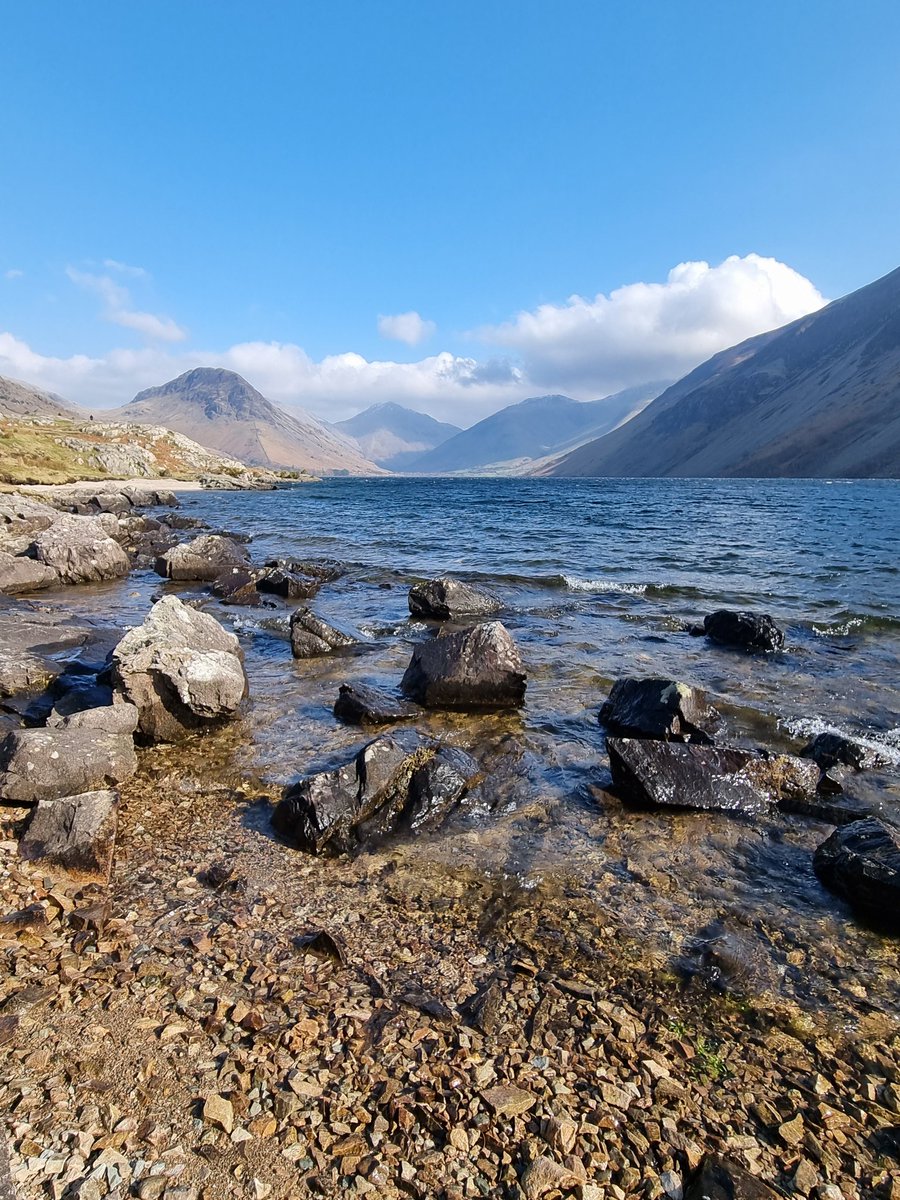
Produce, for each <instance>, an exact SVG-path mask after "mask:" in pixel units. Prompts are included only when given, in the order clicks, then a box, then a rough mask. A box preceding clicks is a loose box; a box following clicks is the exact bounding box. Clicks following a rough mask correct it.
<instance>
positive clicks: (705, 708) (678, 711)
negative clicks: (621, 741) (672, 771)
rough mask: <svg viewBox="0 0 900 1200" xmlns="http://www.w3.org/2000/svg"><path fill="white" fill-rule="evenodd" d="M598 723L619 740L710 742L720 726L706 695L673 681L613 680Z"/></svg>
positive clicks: (717, 715)
mask: <svg viewBox="0 0 900 1200" xmlns="http://www.w3.org/2000/svg"><path fill="white" fill-rule="evenodd" d="M600 723H601V725H605V726H606V728H607V729H608V730H609V731H610V733H613V734H617V735H620V736H622V737H637V738H641V737H644V738H661V739H662V740H663V741H667V742H668V741H673V742H699V743H703V744H708V743H710V742H712V740H713V735H714V734H715V731H716V729H717V728H718V727H719V725H720V724H721V717H720V716H719V713H718V711H717V710H716V709H715V708H714V707H713V705H712V704H711V703H710V702H709V700H708V699H707V696H706V693H705V692H703V691H701V690H700V689H699V688H692V687H690V686H689V685H688V684H686V683H678V682H677V681H676V680H673V679H631V678H628V679H617V680H616V682H615V683H614V684H613V686H612V690H611V691H610V693H609V698H608V699H607V700H606V702H605V703H604V705H603V707H602V708H601V709H600Z"/></svg>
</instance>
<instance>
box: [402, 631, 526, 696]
mask: <svg viewBox="0 0 900 1200" xmlns="http://www.w3.org/2000/svg"><path fill="white" fill-rule="evenodd" d="M526 679H527V677H526V674H525V668H524V667H523V665H522V659H521V657H520V656H519V650H518V647H517V646H516V644H515V642H514V641H513V639H512V638H511V637H510V635H509V633H508V631H507V630H506V628H505V627H504V626H503V625H502V624H501V623H500V622H499V621H491V622H489V623H488V624H486V625H475V626H473V627H472V628H471V629H463V630H460V631H458V632H456V633H447V634H441V635H440V636H439V637H436V638H433V639H432V640H430V641H427V642H421V643H420V644H419V645H418V646H416V648H415V650H414V651H413V656H412V659H411V660H410V664H409V666H408V667H407V668H406V673H405V674H404V676H403V680H402V682H401V685H400V686H401V688H402V690H403V691H404V693H405V694H406V695H407V696H409V697H410V699H412V700H415V701H416V702H417V703H418V704H423V705H425V707H427V708H451V709H482V708H488V709H489V708H518V707H520V706H521V704H522V703H523V702H524V700H525V688H526Z"/></svg>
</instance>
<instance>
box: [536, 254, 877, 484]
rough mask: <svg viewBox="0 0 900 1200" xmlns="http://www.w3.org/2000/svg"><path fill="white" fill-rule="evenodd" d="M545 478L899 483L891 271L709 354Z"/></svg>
mask: <svg viewBox="0 0 900 1200" xmlns="http://www.w3.org/2000/svg"><path fill="white" fill-rule="evenodd" d="M543 473H546V474H552V475H563V476H591V475H604V476H616V477H624V476H745V477H766V476H802V477H811V478H824V477H841V476H844V477H851V478H852V477H872V478H880V477H890V478H897V477H900V270H896V271H893V272H891V274H890V275H885V276H884V278H883V279H879V280H877V281H876V282H875V283H871V284H869V285H868V286H867V287H864V288H860V290H859V291H857V292H852V293H851V294H850V295H849V296H845V297H844V298H843V299H842V300H836V301H834V302H833V303H832V304H829V305H828V306H827V307H826V308H823V309H820V310H819V312H816V313H813V314H812V315H811V316H808V317H803V318H801V319H800V320H799V321H794V322H793V323H792V324H790V325H786V326H785V327H784V328H783V329H777V330H775V331H773V332H772V333H765V334H762V335H760V336H759V337H755V338H750V339H749V341H746V342H743V343H741V345H739V346H734V347H732V348H731V349H730V350H725V351H723V352H722V353H721V354H717V355H716V356H715V357H714V358H711V359H710V360H709V361H708V362H705V363H704V364H703V365H702V366H700V367H698V368H697V369H696V371H693V372H691V374H690V375H687V376H686V377H685V378H684V379H682V380H680V381H679V382H678V383H676V384H673V386H672V387H670V388H669V389H668V390H667V391H665V392H663V394H662V395H661V396H660V397H659V398H658V399H657V400H655V401H654V402H653V403H652V404H650V405H648V406H647V408H645V409H644V411H643V412H642V413H641V414H640V415H639V416H637V417H635V418H634V419H633V420H632V421H629V422H628V424H627V425H625V426H623V427H622V428H620V429H617V430H616V431H615V432H613V433H608V434H607V435H606V436H605V437H601V438H599V439H598V440H596V441H592V442H590V443H588V444H587V445H585V446H582V447H581V448H580V449H578V450H575V451H574V452H573V453H571V454H569V455H567V456H566V457H565V458H564V459H563V460H562V461H561V462H559V463H557V464H555V465H552V466H551V467H549V468H547V469H546V470H545V471H544V472H543Z"/></svg>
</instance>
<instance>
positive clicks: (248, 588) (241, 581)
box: [210, 566, 262, 608]
mask: <svg viewBox="0 0 900 1200" xmlns="http://www.w3.org/2000/svg"><path fill="white" fill-rule="evenodd" d="M210 591H211V592H212V594H213V595H214V596H216V597H218V599H219V600H221V601H222V603H223V604H244V605H249V606H251V607H253V608H256V607H257V606H258V605H259V604H261V603H262V597H261V596H260V594H259V592H258V590H257V587H256V575H255V573H254V572H253V571H249V570H246V569H245V568H243V567H237V566H235V567H231V568H230V569H229V570H227V571H224V572H223V573H222V574H221V575H219V576H218V577H217V578H216V580H215V582H214V583H213V585H212V587H211V588H210Z"/></svg>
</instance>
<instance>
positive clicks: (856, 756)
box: [800, 733, 888, 771]
mask: <svg viewBox="0 0 900 1200" xmlns="http://www.w3.org/2000/svg"><path fill="white" fill-rule="evenodd" d="M800 754H801V755H802V757H803V758H811V759H813V760H814V761H815V762H817V763H818V764H819V766H820V767H821V768H822V770H823V771H828V770H831V768H832V767H852V768H853V770H854V771H866V770H872V769H874V768H877V767H885V766H887V765H888V758H887V755H885V754H880V753H879V752H878V751H877V750H876V749H875V748H874V747H872V746H867V745H866V744H865V743H864V742H857V741H854V739H853V738H848V737H844V735H843V734H840V733H820V734H818V736H817V737H814V738H813V739H812V741H811V742H809V743H808V744H807V745H806V746H804V747H803V749H802V750H801V751H800Z"/></svg>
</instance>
